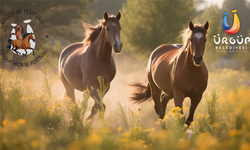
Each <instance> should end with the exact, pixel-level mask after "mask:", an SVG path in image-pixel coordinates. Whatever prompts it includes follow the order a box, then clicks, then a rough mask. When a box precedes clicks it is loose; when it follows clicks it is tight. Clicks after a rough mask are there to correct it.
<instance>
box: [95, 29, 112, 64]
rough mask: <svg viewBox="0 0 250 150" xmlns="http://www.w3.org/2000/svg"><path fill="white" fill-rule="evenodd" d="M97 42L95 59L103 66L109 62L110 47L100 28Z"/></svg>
mask: <svg viewBox="0 0 250 150" xmlns="http://www.w3.org/2000/svg"><path fill="white" fill-rule="evenodd" d="M96 42H97V44H98V45H97V58H98V59H99V60H101V61H102V62H103V63H104V64H105V63H108V62H110V58H111V52H112V46H111V45H110V43H109V42H108V41H107V39H106V36H105V29H104V28H102V30H101V32H100V34H99V36H98V39H97V40H96Z"/></svg>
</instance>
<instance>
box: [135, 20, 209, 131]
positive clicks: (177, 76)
mask: <svg viewBox="0 0 250 150" xmlns="http://www.w3.org/2000/svg"><path fill="white" fill-rule="evenodd" d="M208 27H209V23H208V22H206V24H205V25H204V26H202V25H197V24H195V25H194V24H193V23H192V22H191V21H190V22H189V27H188V28H187V29H186V30H184V32H183V34H182V36H183V42H184V45H176V44H164V45H161V46H159V47H157V48H156V49H155V50H154V51H153V52H152V54H151V56H150V58H149V61H148V66H147V85H144V84H142V83H135V84H133V85H132V86H135V87H136V88H137V90H138V91H137V92H135V93H134V94H133V96H132V100H133V101H136V102H139V103H140V102H144V101H146V100H147V99H149V98H150V97H152V98H153V100H154V103H155V106H154V108H155V112H156V113H157V114H158V116H159V117H160V118H161V119H163V118H164V116H165V111H166V105H167V103H168V101H169V100H170V99H172V98H174V102H175V106H176V107H180V108H181V109H182V103H183V100H184V98H185V97H190V99H191V107H190V112H189V117H188V119H187V120H186V124H187V125H188V126H189V125H190V123H191V122H192V121H193V116H194V112H195V109H196V107H197V105H198V104H199V102H200V100H201V97H202V94H203V92H204V91H205V89H206V87H207V80H208V71H207V67H206V65H205V63H204V61H202V56H203V53H204V49H205V42H206V36H207V30H208ZM162 91H163V92H164V94H162V96H161V92H162ZM181 113H183V111H182V110H181Z"/></svg>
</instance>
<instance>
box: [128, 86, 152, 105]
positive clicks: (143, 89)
mask: <svg viewBox="0 0 250 150" xmlns="http://www.w3.org/2000/svg"><path fill="white" fill-rule="evenodd" d="M130 86H133V87H135V92H134V93H133V95H132V97H130V99H131V101H134V102H135V103H142V102H145V101H146V100H148V99H150V97H151V90H150V85H149V83H148V81H145V82H144V83H133V84H130Z"/></svg>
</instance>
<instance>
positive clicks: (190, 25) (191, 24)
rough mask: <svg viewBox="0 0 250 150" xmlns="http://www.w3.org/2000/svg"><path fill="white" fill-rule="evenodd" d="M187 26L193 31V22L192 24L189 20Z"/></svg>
mask: <svg viewBox="0 0 250 150" xmlns="http://www.w3.org/2000/svg"><path fill="white" fill-rule="evenodd" d="M188 26H189V29H190V30H191V31H193V30H194V24H193V22H192V21H189V24H188Z"/></svg>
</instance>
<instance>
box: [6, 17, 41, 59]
mask: <svg viewBox="0 0 250 150" xmlns="http://www.w3.org/2000/svg"><path fill="white" fill-rule="evenodd" d="M30 22H31V19H27V20H24V21H23V23H26V24H27V26H26V33H24V29H23V26H22V25H21V24H16V23H11V26H12V27H13V29H12V31H11V33H10V38H9V39H8V42H9V44H10V45H9V46H8V47H7V48H9V49H10V50H11V51H12V52H13V53H14V54H17V55H28V54H30V53H32V52H33V55H34V54H35V52H34V49H35V45H36V40H35V34H34V31H33V29H32V27H31V26H30V25H29V23H30Z"/></svg>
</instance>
